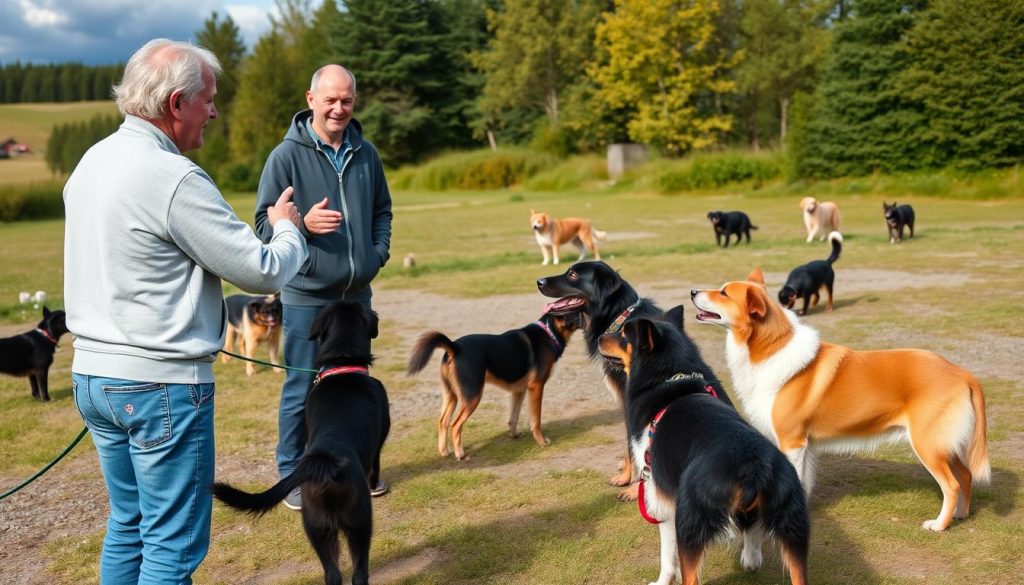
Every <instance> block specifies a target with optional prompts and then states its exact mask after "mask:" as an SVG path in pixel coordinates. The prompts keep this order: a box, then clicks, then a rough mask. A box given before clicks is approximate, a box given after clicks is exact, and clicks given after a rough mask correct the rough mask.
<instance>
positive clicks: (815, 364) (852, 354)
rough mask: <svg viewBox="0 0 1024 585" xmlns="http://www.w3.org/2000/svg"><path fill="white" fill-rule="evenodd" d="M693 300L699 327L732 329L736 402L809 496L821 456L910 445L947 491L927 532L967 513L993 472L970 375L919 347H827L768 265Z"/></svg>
mask: <svg viewBox="0 0 1024 585" xmlns="http://www.w3.org/2000/svg"><path fill="white" fill-rule="evenodd" d="M690 296H691V298H692V299H693V304H694V305H696V307H697V309H698V313H697V320H698V321H701V322H703V323H711V324H714V325H719V326H721V327H724V328H725V329H727V330H728V332H729V333H728V335H727V337H726V346H725V348H726V352H725V353H726V360H727V362H728V364H729V371H730V373H731V374H732V380H733V388H734V390H735V392H736V396H737V397H738V398H739V401H740V403H741V404H742V405H743V408H744V410H745V411H746V413H747V418H748V419H749V420H750V423H751V424H753V425H754V426H755V427H756V428H757V429H758V430H760V431H761V432H762V433H763V434H764V435H765V436H767V437H768V438H770V439H773V440H774V441H775V442H776V444H777V445H778V446H779V448H780V449H781V450H782V452H783V453H785V454H786V456H787V457H789V460H790V461H792V463H793V466H794V467H796V471H797V474H798V475H799V476H800V481H801V483H803V485H804V488H805V489H806V490H807V493H808V494H809V493H810V491H811V488H812V487H813V484H814V463H813V455H814V452H815V451H825V452H828V451H832V452H843V453H849V452H853V451H856V450H859V449H871V448H873V447H875V446H877V445H879V444H881V443H882V442H884V441H886V440H893V439H909V441H910V444H911V446H912V447H913V449H914V453H915V454H916V455H917V457H918V459H919V460H920V461H921V463H922V464H923V465H924V466H925V468H926V469H927V470H928V472H929V473H931V475H932V477H934V478H935V481H937V482H938V484H939V487H940V488H941V489H942V508H941V510H940V511H939V515H938V516H937V517H936V518H935V519H934V520H927V521H925V522H924V524H922V527H923V528H925V529H926V530H934V531H939V530H945V529H946V528H947V527H948V526H949V524H950V522H952V520H953V519H954V518H966V517H967V516H968V514H969V513H970V507H971V483H972V481H973V482H977V483H987V482H988V481H989V477H990V475H991V468H990V466H989V458H988V447H987V443H986V439H985V426H986V421H985V397H984V395H983V394H982V391H981V386H980V385H979V384H978V381H977V380H976V379H975V378H974V376H973V375H971V373H970V372H968V371H967V370H964V369H962V368H959V367H957V366H955V365H953V364H952V363H950V362H949V361H947V360H946V359H945V358H943V357H941V356H939V355H937V354H934V353H931V352H929V351H924V350H920V349H895V350H887V351H854V350H852V349H850V348H848V347H844V346H842V345H835V344H832V343H826V342H823V341H819V339H818V332H817V331H815V330H814V329H812V328H811V327H808V326H807V325H804V324H803V323H801V322H800V320H799V319H798V318H797V317H796V315H794V314H793V312H792V311H789V310H786V309H783V308H782V306H780V305H779V304H778V303H777V302H775V301H774V300H773V299H772V298H771V295H769V294H768V292H767V290H765V286H764V276H763V274H762V273H761V270H760V269H755V270H754V271H753V272H751V273H750V275H749V276H747V280H746V281H740V282H728V283H726V284H725V285H723V286H722V287H721V288H719V289H718V290H691V291H690Z"/></svg>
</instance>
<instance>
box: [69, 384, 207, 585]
mask: <svg viewBox="0 0 1024 585" xmlns="http://www.w3.org/2000/svg"><path fill="white" fill-rule="evenodd" d="M71 385H72V389H73V392H74V395H75V404H76V406H77V407H78V411H79V413H80V414H81V415H82V419H84V420H85V424H86V426H88V427H89V431H90V432H91V433H92V441H93V444H94V445H95V446H96V451H97V453H98V454H99V460H100V467H101V468H102V470H103V478H104V480H105V481H106V484H107V492H108V495H109V497H110V518H109V519H108V521H107V534H106V537H105V538H104V539H103V553H102V555H101V556H100V584H101V585H129V584H130V585H151V584H152V585H169V584H175V585H178V584H186V585H187V584H190V583H192V573H193V572H194V571H195V570H196V568H198V567H199V563H200V562H202V560H203V558H204V557H206V553H207V550H208V549H209V546H210V513H211V509H212V507H213V499H212V496H211V493H210V484H211V483H213V474H214V444H213V394H214V385H213V384H162V383H152V382H137V381H132V380H121V379H114V378H101V377H97V376H86V375H82V374H75V373H72V376H71Z"/></svg>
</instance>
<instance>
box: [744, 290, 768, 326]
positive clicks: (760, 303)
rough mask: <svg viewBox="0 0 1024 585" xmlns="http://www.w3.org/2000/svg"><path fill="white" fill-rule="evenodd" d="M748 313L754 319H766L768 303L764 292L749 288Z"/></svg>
mask: <svg viewBox="0 0 1024 585" xmlns="http://www.w3.org/2000/svg"><path fill="white" fill-rule="evenodd" d="M747 313H748V314H749V315H750V316H751V317H754V318H757V319H764V316H765V315H766V314H767V313H768V303H767V302H766V301H765V300H764V291H763V290H760V289H756V288H747Z"/></svg>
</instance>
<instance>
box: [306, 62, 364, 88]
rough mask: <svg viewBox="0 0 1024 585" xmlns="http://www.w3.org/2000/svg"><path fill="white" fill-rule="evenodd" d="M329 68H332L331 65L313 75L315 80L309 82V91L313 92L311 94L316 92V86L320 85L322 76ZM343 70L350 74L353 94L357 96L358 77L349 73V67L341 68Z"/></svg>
mask: <svg viewBox="0 0 1024 585" xmlns="http://www.w3.org/2000/svg"><path fill="white" fill-rule="evenodd" d="M328 67H330V65H324V66H323V67H321V68H319V69H317V70H316V73H314V74H313V79H311V80H310V82H309V91H311V92H315V91H316V86H317V85H319V84H320V76H321V75H323V72H324V69H327V68H328ZM338 67H341V65H338ZM341 69H342V70H343V71H344V72H345V73H348V77H349V79H351V80H352V93H353V94H355V93H356V76H355V74H354V73H352V72H351V71H349V70H348V68H347V67H341Z"/></svg>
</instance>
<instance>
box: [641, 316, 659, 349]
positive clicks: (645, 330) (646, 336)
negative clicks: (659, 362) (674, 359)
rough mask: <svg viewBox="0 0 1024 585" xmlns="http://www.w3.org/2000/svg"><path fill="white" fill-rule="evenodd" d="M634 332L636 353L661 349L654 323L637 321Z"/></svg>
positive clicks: (646, 320) (643, 320)
mask: <svg viewBox="0 0 1024 585" xmlns="http://www.w3.org/2000/svg"><path fill="white" fill-rule="evenodd" d="M636 330H637V331H636V349H637V351H639V352H641V353H647V352H650V351H653V350H654V349H655V348H658V347H661V332H660V331H658V327H657V326H656V325H655V324H654V321H650V320H648V319H637V320H636Z"/></svg>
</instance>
